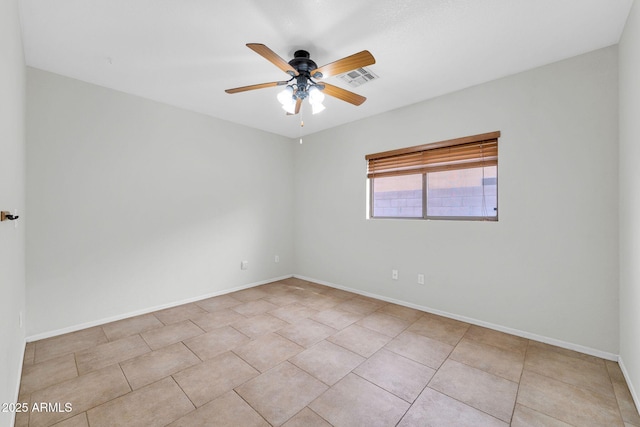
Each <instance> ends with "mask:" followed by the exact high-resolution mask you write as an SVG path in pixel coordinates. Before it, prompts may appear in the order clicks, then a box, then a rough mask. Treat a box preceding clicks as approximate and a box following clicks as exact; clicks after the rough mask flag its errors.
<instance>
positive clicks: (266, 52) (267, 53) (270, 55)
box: [247, 43, 298, 76]
mask: <svg viewBox="0 0 640 427" xmlns="http://www.w3.org/2000/svg"><path fill="white" fill-rule="evenodd" d="M247 47H248V48H249V49H251V50H253V51H254V52H255V53H257V54H258V55H260V56H262V57H263V58H264V59H266V60H267V61H269V62H271V63H272V64H273V65H275V66H276V67H278V68H280V69H281V70H282V71H284V72H285V73H287V74H289V75H291V76H297V75H298V72H297V71H296V70H295V68H293V67H292V66H291V65H289V63H288V62H287V61H285V60H284V59H282V58H280V57H279V56H278V54H276V53H275V52H274V51H272V50H271V49H269V48H268V47H267V46H265V45H263V44H261V43H247Z"/></svg>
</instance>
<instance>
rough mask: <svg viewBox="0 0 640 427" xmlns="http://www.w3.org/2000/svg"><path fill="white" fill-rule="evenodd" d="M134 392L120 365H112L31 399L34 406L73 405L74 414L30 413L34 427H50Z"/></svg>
mask: <svg viewBox="0 0 640 427" xmlns="http://www.w3.org/2000/svg"><path fill="white" fill-rule="evenodd" d="M130 390H131V388H130V387H129V384H128V383H127V379H126V378H125V377H124V375H123V374H122V370H120V367H119V366H118V365H111V366H108V367H106V368H103V369H100V370H98V371H93V372H90V373H88V374H86V375H82V376H79V377H77V378H74V379H71V380H67V381H65V382H62V383H59V384H56V385H54V386H51V387H48V388H45V389H44V390H40V391H37V392H35V393H33V394H32V395H31V405H33V403H36V402H50V403H60V404H61V405H64V404H65V403H71V405H72V411H71V412H68V413H65V412H31V414H30V416H29V425H30V426H31V427H40V426H48V425H52V424H55V423H56V422H59V421H62V420H65V419H67V418H71V417H73V416H75V415H78V414H79V413H81V412H85V411H86V410H87V409H90V408H93V407H95V406H98V405H100V404H102V403H104V402H108V401H109V400H112V399H115V398H116V397H118V396H122V395H123V394H126V393H128V392H129V391H130Z"/></svg>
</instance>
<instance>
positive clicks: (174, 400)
mask: <svg viewBox="0 0 640 427" xmlns="http://www.w3.org/2000/svg"><path fill="white" fill-rule="evenodd" d="M193 409H195V408H194V407H193V405H192V404H191V402H190V401H189V399H188V398H187V396H185V395H184V393H183V392H182V390H180V387H178V385H177V384H176V383H175V381H174V380H173V379H172V378H171V377H168V378H164V379H163V380H161V381H158V382H155V383H153V384H150V385H148V386H146V387H143V388H141V389H139V390H136V391H134V392H132V393H129V394H127V395H125V396H122V397H119V398H117V399H115V400H112V401H110V402H107V403H105V404H102V405H100V406H98V407H97V408H94V409H91V410H89V411H88V412H87V417H88V418H89V424H90V425H91V427H102V426H105V427H107V426H109V427H111V426H127V427H136V426H140V427H154V426H165V425H167V424H168V423H170V422H172V421H173V420H176V419H178V418H180V417H182V416H184V415H186V414H187V413H189V412H191V411H192V410H193Z"/></svg>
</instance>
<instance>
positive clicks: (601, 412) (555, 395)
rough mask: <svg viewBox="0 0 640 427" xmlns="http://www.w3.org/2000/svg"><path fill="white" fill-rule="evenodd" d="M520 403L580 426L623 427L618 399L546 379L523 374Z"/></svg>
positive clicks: (533, 373)
mask: <svg viewBox="0 0 640 427" xmlns="http://www.w3.org/2000/svg"><path fill="white" fill-rule="evenodd" d="M518 403H519V404H521V405H523V406H527V407H529V408H531V409H534V410H536V411H538V412H542V413H543V414H546V415H548V416H550V417H553V418H555V419H558V420H561V421H564V422H566V423H568V424H572V425H576V426H585V427H587V426H594V427H595V426H607V427H615V426H622V425H623V423H622V418H621V417H620V412H619V410H618V405H617V402H616V400H615V397H613V396H611V397H607V396H604V395H602V394H600V393H595V392H593V391H591V390H588V389H582V388H578V387H576V386H573V385H570V384H567V383H564V382H562V381H559V380H555V379H553V378H549V377H545V376H543V375H540V374H537V373H535V372H531V371H527V370H526V369H525V370H524V372H523V373H522V378H521V380H520V389H519V391H518Z"/></svg>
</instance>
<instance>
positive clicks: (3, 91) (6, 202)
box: [0, 0, 25, 425]
mask: <svg viewBox="0 0 640 427" xmlns="http://www.w3.org/2000/svg"><path fill="white" fill-rule="evenodd" d="M0 54H1V55H2V59H1V60H0V210H10V211H13V210H15V209H17V210H18V214H19V215H24V206H25V203H24V198H25V183H24V174H25V156H24V151H25V136H24V126H25V122H24V121H25V118H24V116H25V112H24V109H25V95H24V87H25V67H24V58H23V55H22V41H21V35H20V21H19V19H18V2H17V0H8V1H2V2H0ZM23 225H24V223H23V222H20V223H19V224H18V228H15V226H14V224H12V223H11V222H2V223H0V295H1V296H0V343H2V344H1V345H0V403H5V402H6V403H10V402H14V401H15V399H16V397H17V392H18V381H19V379H20V366H21V365H22V353H23V351H24V336H25V333H24V328H23V327H21V326H20V324H19V318H20V316H21V313H22V314H24V313H25V277H24V269H25V254H24V247H25V243H24V241H25V238H24V226H23ZM12 420H13V414H11V413H6V412H0V425H12V423H13V421H12Z"/></svg>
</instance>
